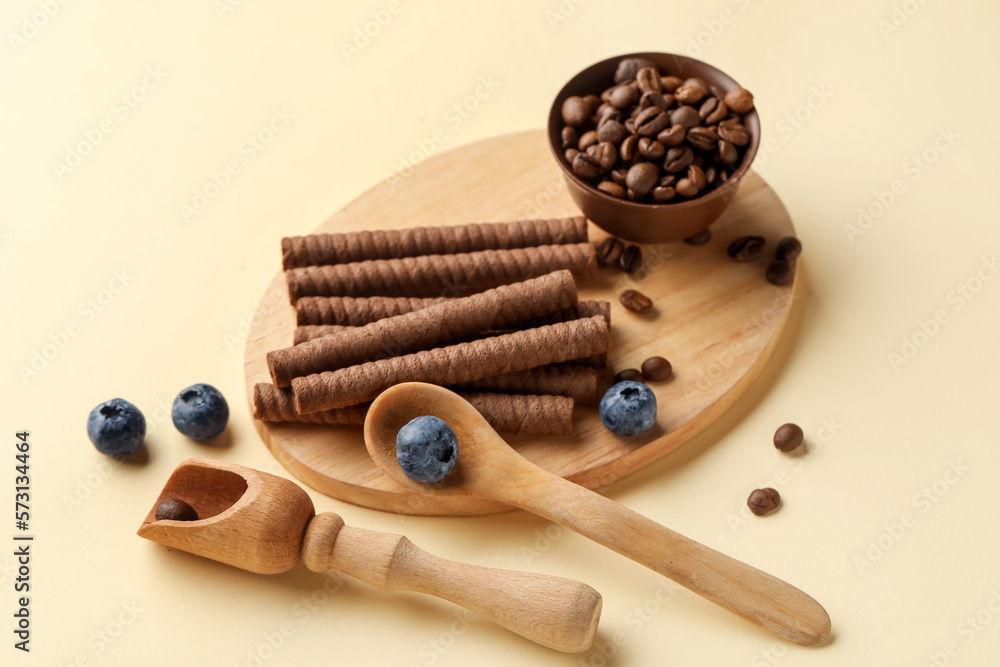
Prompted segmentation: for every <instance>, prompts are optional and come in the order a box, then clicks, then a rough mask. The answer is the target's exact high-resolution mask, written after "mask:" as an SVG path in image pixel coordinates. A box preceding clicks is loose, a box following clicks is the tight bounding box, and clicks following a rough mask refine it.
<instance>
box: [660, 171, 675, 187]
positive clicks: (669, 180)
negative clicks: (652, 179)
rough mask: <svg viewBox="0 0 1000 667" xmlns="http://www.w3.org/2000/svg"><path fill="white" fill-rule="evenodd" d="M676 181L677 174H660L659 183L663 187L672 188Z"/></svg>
mask: <svg viewBox="0 0 1000 667" xmlns="http://www.w3.org/2000/svg"><path fill="white" fill-rule="evenodd" d="M675 183H677V175H676V174H664V175H663V176H660V180H659V183H658V185H659V187H661V188H672V187H674V184H675Z"/></svg>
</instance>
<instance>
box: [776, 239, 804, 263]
mask: <svg viewBox="0 0 1000 667" xmlns="http://www.w3.org/2000/svg"><path fill="white" fill-rule="evenodd" d="M800 252H802V242H801V241H799V240H798V239H797V238H795V237H794V236H786V237H785V238H783V239H781V240H780V241H778V249H777V250H775V252H774V257H775V259H777V260H780V261H783V262H790V261H792V260H793V259H795V258H796V257H798V256H799V253H800Z"/></svg>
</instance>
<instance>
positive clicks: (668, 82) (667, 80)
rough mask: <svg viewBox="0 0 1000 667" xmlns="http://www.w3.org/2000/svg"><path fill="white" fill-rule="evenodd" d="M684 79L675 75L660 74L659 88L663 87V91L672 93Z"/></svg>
mask: <svg viewBox="0 0 1000 667" xmlns="http://www.w3.org/2000/svg"><path fill="white" fill-rule="evenodd" d="M682 83H684V81H683V80H682V79H681V78H680V77H677V76H661V77H660V88H662V89H663V92H665V93H672V92H674V91H675V90H677V87H678V86H680V85H681V84H682Z"/></svg>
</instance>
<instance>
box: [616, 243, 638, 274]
mask: <svg viewBox="0 0 1000 667" xmlns="http://www.w3.org/2000/svg"><path fill="white" fill-rule="evenodd" d="M618 268H620V269H621V270H622V271H624V272H625V273H629V274H632V273H637V272H638V271H639V269H641V268H642V248H640V247H639V246H637V245H630V246H628V247H627V248H625V250H624V251H623V252H622V254H621V255H620V256H619V257H618Z"/></svg>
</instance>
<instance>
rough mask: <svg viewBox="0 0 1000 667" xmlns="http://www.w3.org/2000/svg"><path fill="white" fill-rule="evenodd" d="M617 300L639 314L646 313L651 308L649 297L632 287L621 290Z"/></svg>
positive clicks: (651, 303)
mask: <svg viewBox="0 0 1000 667" xmlns="http://www.w3.org/2000/svg"><path fill="white" fill-rule="evenodd" d="M618 300H619V301H621V303H622V305H623V306H625V307H626V308H628V309H629V310H631V311H632V312H633V313H639V314H640V315H642V314H644V313H648V312H649V311H651V310H652V309H653V302H652V301H651V300H650V298H649V297H648V296H646V295H645V294H643V293H642V292H637V291H636V290H634V289H627V290H625V291H624V292H622V293H621V295H620V296H619V297H618Z"/></svg>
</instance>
